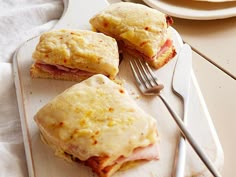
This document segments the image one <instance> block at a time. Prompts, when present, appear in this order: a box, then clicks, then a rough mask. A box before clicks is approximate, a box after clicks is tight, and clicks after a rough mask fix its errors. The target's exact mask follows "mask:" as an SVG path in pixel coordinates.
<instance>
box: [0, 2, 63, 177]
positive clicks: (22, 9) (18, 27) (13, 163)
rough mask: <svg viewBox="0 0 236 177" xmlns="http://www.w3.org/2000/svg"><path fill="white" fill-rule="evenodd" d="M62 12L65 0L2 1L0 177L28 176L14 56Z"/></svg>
mask: <svg viewBox="0 0 236 177" xmlns="http://www.w3.org/2000/svg"><path fill="white" fill-rule="evenodd" d="M62 12H63V2H62V0H34V1H32V0H4V1H1V2H0V177H27V176H28V173H27V166H26V159H25V152H24V145H23V138H22V131H21V123H20V117H19V112H18V106H17V100H16V93H15V86H14V80H13V69H12V56H13V54H14V52H15V50H16V49H17V47H19V45H20V44H21V43H23V42H25V41H26V40H28V39H30V38H32V37H34V36H36V35H39V34H40V33H42V32H44V31H48V30H50V29H51V28H52V27H53V26H54V25H55V24H56V23H57V20H58V19H59V18H60V17H61V15H62Z"/></svg>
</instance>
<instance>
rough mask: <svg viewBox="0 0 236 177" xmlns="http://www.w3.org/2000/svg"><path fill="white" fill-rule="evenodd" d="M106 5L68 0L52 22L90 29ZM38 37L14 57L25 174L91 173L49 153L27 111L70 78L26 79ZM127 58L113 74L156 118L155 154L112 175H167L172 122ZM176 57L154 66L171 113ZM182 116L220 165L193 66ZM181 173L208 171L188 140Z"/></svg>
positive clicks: (80, 176) (175, 101) (73, 176)
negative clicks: (157, 150) (143, 89)
mask: <svg viewBox="0 0 236 177" xmlns="http://www.w3.org/2000/svg"><path fill="white" fill-rule="evenodd" d="M107 5H108V3H107V2H106V1H105V0H96V1H95V0H86V1H85V0H84V1H83V0H71V1H69V3H68V4H67V2H65V9H66V10H65V11H64V12H65V13H64V15H63V17H62V18H61V20H60V21H59V22H58V24H57V25H56V26H55V28H56V29H59V28H73V29H88V30H90V29H91V27H90V25H89V22H88V20H89V19H90V18H91V17H92V16H93V15H94V14H95V13H97V12H98V11H100V10H102V9H103V8H104V7H106V6H107ZM170 30H171V32H172V35H173V39H174V44H175V47H176V49H177V52H178V51H179V49H180V47H181V45H182V39H181V37H180V36H179V34H178V33H177V32H176V31H175V30H174V29H173V28H170ZM38 40H39V38H38V37H36V38H34V39H32V40H29V41H27V42H25V43H24V44H23V45H22V46H21V47H20V48H19V50H18V51H17V52H16V54H15V57H14V76H15V84H16V92H17V99H18V105H19V112H20V117H21V123H22V130H23V137H24V144H25V151H26V158H27V164H28V171H29V176H30V177H94V176H96V175H95V174H94V173H93V172H92V171H91V170H90V168H88V167H85V166H83V165H82V164H78V163H75V162H73V163H68V162H66V161H64V160H62V159H60V158H58V157H55V156H54V154H53V152H52V150H51V149H50V148H49V147H48V146H47V145H45V144H43V143H42V142H41V140H40V137H39V130H38V128H37V126H36V124H35V122H34V120H33V116H34V115H35V113H36V112H37V111H38V110H39V109H40V108H41V107H42V106H43V105H45V104H46V103H47V102H48V101H49V100H50V99H52V98H54V97H55V96H56V95H58V94H59V93H61V92H62V91H64V90H65V89H66V88H68V87H70V86H72V85H73V84H75V83H76V82H69V81H59V80H47V79H31V77H30V75H29V69H30V66H31V64H32V63H33V61H32V57H31V55H32V52H33V50H34V49H35V46H36V44H37V43H38ZM128 59H129V56H125V57H124V60H123V61H122V63H121V65H120V72H119V74H118V76H117V78H118V79H121V80H122V81H124V86H125V87H126V89H127V91H128V92H129V94H130V95H131V97H132V98H133V99H134V100H136V101H137V103H138V104H139V105H140V106H141V107H142V108H143V109H144V110H145V111H146V112H148V113H150V114H151V115H152V116H153V117H155V118H156V119H157V121H158V130H159V134H160V160H159V161H151V162H147V163H144V164H141V165H139V166H137V167H134V168H132V169H130V170H126V171H121V172H117V173H116V174H115V175H114V177H170V176H171V172H172V168H173V162H174V155H175V149H176V145H177V139H178V137H179V131H178V128H177V127H176V125H175V122H174V121H173V119H172V117H171V116H170V114H169V112H168V111H167V109H166V107H165V106H164V104H163V103H162V102H161V100H160V99H159V98H158V97H156V96H152V97H147V96H146V97H144V96H142V95H141V93H140V92H139V91H138V89H137V87H136V86H135V81H134V79H133V76H132V73H131V70H130V67H129V64H128ZM176 59H177V56H176V57H175V58H174V59H173V60H172V61H170V62H169V63H168V64H167V65H166V66H164V67H163V68H161V69H159V70H158V71H156V75H157V76H158V78H159V79H160V81H161V82H162V83H163V84H164V85H165V88H164V94H165V96H166V98H167V99H168V100H169V101H170V103H171V105H172V106H173V108H174V109H175V110H176V111H177V113H179V114H180V115H181V114H182V104H181V101H180V99H179V98H178V97H177V96H175V95H174V94H173V92H172V90H171V79H172V75H173V70H174V66H175V62H176ZM188 116H189V118H188V128H189V130H190V131H191V133H192V134H193V136H194V137H195V138H196V140H197V141H198V143H199V144H200V145H201V146H202V148H203V149H204V150H205V152H206V153H207V154H208V155H209V157H210V158H211V160H212V161H213V162H214V164H215V165H216V167H217V168H219V169H220V168H221V167H222V166H223V159H224V158H223V150H222V147H221V145H220V142H219V139H218V137H217V134H216V131H215V129H214V126H213V124H212V121H211V117H210V116H209V113H208V111H207V108H206V105H205V103H204V100H203V97H202V94H201V92H200V90H199V87H198V84H197V81H196V79H195V76H194V73H193V72H192V82H191V91H190V106H189V115H188ZM117 143H119V142H117ZM186 176H211V175H210V174H209V172H208V171H207V170H206V168H205V166H204V165H203V163H202V162H201V160H200V159H199V158H198V157H197V155H196V154H195V152H194V151H193V150H192V148H191V147H190V146H189V145H188V146H187V161H186Z"/></svg>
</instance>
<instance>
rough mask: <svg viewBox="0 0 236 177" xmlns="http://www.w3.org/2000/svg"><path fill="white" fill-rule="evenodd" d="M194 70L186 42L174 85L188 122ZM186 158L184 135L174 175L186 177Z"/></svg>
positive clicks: (179, 60)
mask: <svg viewBox="0 0 236 177" xmlns="http://www.w3.org/2000/svg"><path fill="white" fill-rule="evenodd" d="M191 71H192V50H191V48H190V47H189V46H188V45H187V44H184V45H183V47H182V49H181V51H180V54H179V57H178V59H177V62H176V65H175V71H174V75H173V81H172V86H173V90H174V91H175V93H177V94H178V95H179V96H180V97H181V98H182V100H183V104H184V109H183V110H184V111H183V112H184V113H183V116H181V117H183V119H182V120H183V121H184V123H185V124H186V121H187V112H188V102H189V88H190V81H191ZM185 159H186V142H185V138H184V137H183V136H180V138H179V141H178V146H177V149H176V154H175V162H174V168H173V173H172V176H173V177H184V172H185Z"/></svg>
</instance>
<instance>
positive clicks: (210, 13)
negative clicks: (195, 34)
mask: <svg viewBox="0 0 236 177" xmlns="http://www.w3.org/2000/svg"><path fill="white" fill-rule="evenodd" d="M143 1H144V2H145V3H146V4H148V5H149V6H151V7H153V8H155V9H157V10H160V11H162V12H164V13H166V14H168V15H171V16H173V17H178V18H184V19H194V20H212V19H222V18H228V17H233V16H236V2H218V3H216V2H203V1H193V0H143Z"/></svg>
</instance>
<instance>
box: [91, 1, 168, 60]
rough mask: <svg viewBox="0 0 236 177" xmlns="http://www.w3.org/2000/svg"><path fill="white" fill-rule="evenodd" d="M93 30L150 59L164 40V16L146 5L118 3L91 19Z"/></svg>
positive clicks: (165, 36) (165, 29)
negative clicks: (121, 42)
mask: <svg viewBox="0 0 236 177" xmlns="http://www.w3.org/2000/svg"><path fill="white" fill-rule="evenodd" d="M90 23H91V24H92V25H93V27H94V28H95V29H96V30H98V31H101V32H103V33H105V34H107V35H109V36H112V37H114V38H116V39H117V40H122V41H123V42H124V43H125V44H126V45H127V46H129V47H132V48H133V49H135V50H138V51H139V52H141V53H143V54H145V55H146V56H148V57H149V58H152V57H153V56H155V55H156V54H157V52H158V51H159V50H160V48H161V46H162V45H163V44H164V43H165V41H166V39H167V35H166V32H167V26H168V25H167V23H166V15H165V14H164V13H161V12H159V11H157V10H155V9H152V8H149V7H147V6H144V5H141V4H136V3H129V2H120V3H114V4H112V5H110V6H109V7H108V8H106V9H105V10H103V11H102V12H100V13H98V14H97V15H95V16H94V17H93V18H91V19H90Z"/></svg>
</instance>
